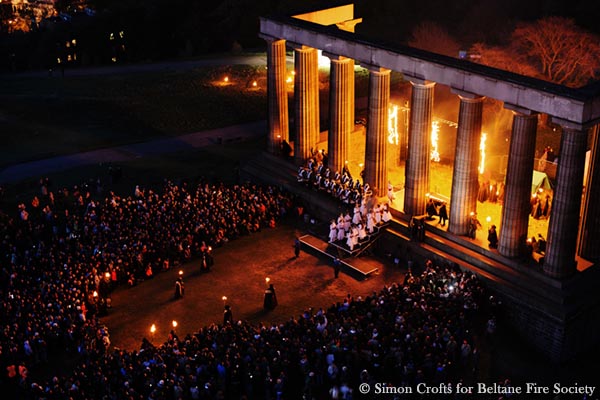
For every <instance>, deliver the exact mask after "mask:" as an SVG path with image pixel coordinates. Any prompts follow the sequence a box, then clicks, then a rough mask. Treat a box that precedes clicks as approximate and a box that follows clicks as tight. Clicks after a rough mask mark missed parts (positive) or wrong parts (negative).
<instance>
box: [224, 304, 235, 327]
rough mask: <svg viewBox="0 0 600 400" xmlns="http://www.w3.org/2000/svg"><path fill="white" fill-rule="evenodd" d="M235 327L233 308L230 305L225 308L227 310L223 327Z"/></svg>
mask: <svg viewBox="0 0 600 400" xmlns="http://www.w3.org/2000/svg"><path fill="white" fill-rule="evenodd" d="M227 324H229V325H233V313H232V312H231V307H230V306H229V305H226V306H225V310H224V311H223V325H227Z"/></svg>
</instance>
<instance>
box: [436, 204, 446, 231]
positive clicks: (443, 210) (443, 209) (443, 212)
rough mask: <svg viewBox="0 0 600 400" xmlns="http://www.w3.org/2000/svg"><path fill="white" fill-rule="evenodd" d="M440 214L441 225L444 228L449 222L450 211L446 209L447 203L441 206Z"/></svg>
mask: <svg viewBox="0 0 600 400" xmlns="http://www.w3.org/2000/svg"><path fill="white" fill-rule="evenodd" d="M438 214H439V215H440V224H441V225H442V226H445V225H446V222H448V210H447V209H446V202H445V201H444V202H443V203H442V205H441V206H440V210H439V211H438Z"/></svg>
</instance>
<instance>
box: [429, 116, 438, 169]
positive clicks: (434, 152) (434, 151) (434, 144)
mask: <svg viewBox="0 0 600 400" xmlns="http://www.w3.org/2000/svg"><path fill="white" fill-rule="evenodd" d="M439 132H440V123H439V122H438V121H431V157H430V159H431V161H435V162H440V153H439V151H438V140H439Z"/></svg>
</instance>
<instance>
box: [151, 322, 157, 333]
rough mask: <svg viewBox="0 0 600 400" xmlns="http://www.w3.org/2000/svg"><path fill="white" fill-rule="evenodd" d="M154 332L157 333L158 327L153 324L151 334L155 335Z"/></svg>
mask: <svg viewBox="0 0 600 400" xmlns="http://www.w3.org/2000/svg"><path fill="white" fill-rule="evenodd" d="M154 332H156V325H154V324H152V326H151V327H150V333H152V334H154Z"/></svg>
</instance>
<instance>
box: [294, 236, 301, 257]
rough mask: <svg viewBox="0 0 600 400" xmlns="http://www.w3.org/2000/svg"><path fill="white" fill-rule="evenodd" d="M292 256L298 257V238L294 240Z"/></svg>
mask: <svg viewBox="0 0 600 400" xmlns="http://www.w3.org/2000/svg"><path fill="white" fill-rule="evenodd" d="M294 255H295V256H296V258H298V257H300V239H298V238H296V239H295V240H294Z"/></svg>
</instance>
